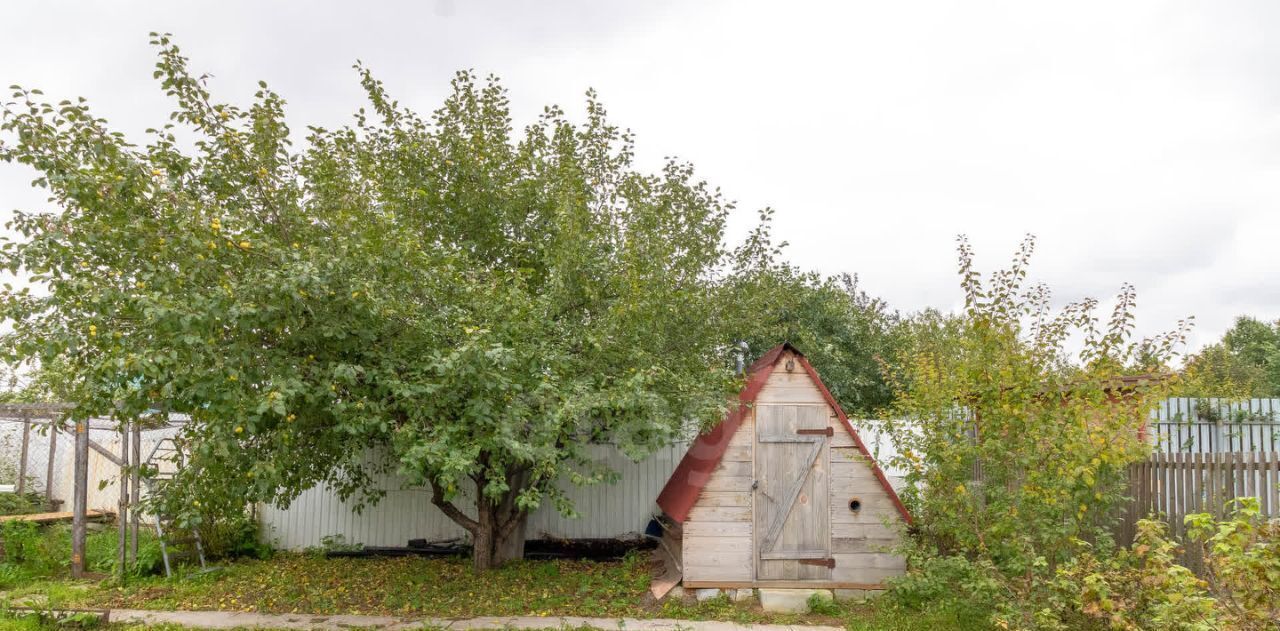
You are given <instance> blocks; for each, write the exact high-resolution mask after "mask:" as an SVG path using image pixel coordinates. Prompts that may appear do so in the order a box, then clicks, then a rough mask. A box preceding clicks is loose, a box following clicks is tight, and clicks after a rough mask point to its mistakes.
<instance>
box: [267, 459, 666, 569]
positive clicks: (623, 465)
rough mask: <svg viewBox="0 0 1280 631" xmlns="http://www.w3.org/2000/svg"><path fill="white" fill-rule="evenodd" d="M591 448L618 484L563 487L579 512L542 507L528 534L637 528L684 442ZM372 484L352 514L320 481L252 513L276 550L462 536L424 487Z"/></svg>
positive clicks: (576, 534)
mask: <svg viewBox="0 0 1280 631" xmlns="http://www.w3.org/2000/svg"><path fill="white" fill-rule="evenodd" d="M590 449H591V450H592V451H593V452H594V453H593V454H592V455H593V457H595V458H598V459H600V460H601V461H602V462H604V463H605V464H607V465H608V466H609V467H611V468H612V469H613V470H615V471H617V472H618V473H619V474H620V478H619V480H618V482H617V483H616V484H596V485H592V486H584V487H575V486H573V485H570V484H565V485H563V488H564V489H565V491H566V492H567V494H568V496H569V498H570V499H571V500H573V503H574V506H575V507H576V509H577V511H578V512H579V513H580V515H581V517H580V518H576V519H575V518H570V517H565V516H563V515H560V514H559V513H558V512H556V510H555V508H553V507H551V506H548V505H545V504H544V505H543V506H542V507H540V508H539V509H538V510H536V511H534V513H533V514H532V515H530V517H529V526H528V531H527V533H526V535H527V536H528V537H529V538H531V539H532V538H543V537H556V538H566V539H587V538H610V537H622V536H626V535H629V534H633V533H640V532H644V528H645V526H646V525H647V524H648V523H649V519H650V518H651V517H652V516H653V514H654V513H653V511H654V510H655V507H654V500H655V499H656V498H657V497H658V492H659V491H661V490H662V486H663V485H664V484H666V482H667V478H668V477H669V476H670V475H671V472H672V471H674V470H675V468H676V465H677V464H679V462H680V459H681V458H682V457H684V452H685V451H686V450H687V449H688V444H687V443H683V444H677V445H673V446H671V447H667V448H665V449H661V450H659V451H658V452H657V453H655V454H653V455H652V456H650V457H649V458H647V459H645V460H642V461H640V462H632V461H631V460H629V459H627V458H626V457H625V456H623V455H622V454H621V453H619V452H618V451H617V449H615V448H613V447H611V446H608V445H594V446H592V447H590ZM379 486H380V488H381V489H383V490H385V491H386V492H387V494H386V497H384V498H383V499H382V501H380V502H378V503H377V504H375V505H373V506H370V507H366V508H365V509H364V510H363V511H361V512H359V513H357V512H355V511H354V510H353V507H352V506H351V505H350V504H348V503H346V502H343V501H342V500H340V499H339V498H338V497H337V495H336V494H335V493H333V492H332V491H330V490H328V489H326V488H324V487H323V486H320V487H315V488H312V489H310V490H308V491H305V492H303V493H302V495H301V496H300V497H299V498H298V499H297V500H295V501H294V502H293V503H292V504H291V505H290V506H289V507H288V508H283V509H282V508H277V507H273V506H263V507H262V509H261V511H260V512H259V515H260V516H261V520H262V532H263V536H264V537H265V538H266V539H267V540H268V541H270V542H271V543H272V544H273V545H274V546H276V547H277V548H283V549H289V550H299V549H303V548H307V547H314V546H319V545H321V542H322V539H324V538H325V537H330V536H337V535H340V536H341V537H342V538H343V540H344V541H346V542H347V543H362V544H364V545H370V546H403V545H405V543H406V542H407V541H408V540H409V539H427V540H434V541H438V540H445V539H453V538H459V537H462V536H463V535H465V534H466V531H464V530H463V529H462V527H460V526H458V525H457V524H455V523H454V522H453V521H452V520H450V519H449V518H448V517H446V516H445V515H444V513H441V512H440V510H439V509H437V508H436V507H435V506H434V505H432V504H431V492H430V491H429V490H427V489H424V488H421V487H411V486H408V485H407V484H405V481H404V479H403V478H401V477H400V476H398V475H387V476H384V477H383V478H382V479H381V480H380V481H379ZM455 504H456V505H458V507H459V508H460V509H462V510H463V511H464V512H467V513H468V514H471V515H473V516H474V509H473V506H474V505H473V504H472V503H471V502H470V501H469V500H468V499H467V498H459V500H458V501H456V502H455Z"/></svg>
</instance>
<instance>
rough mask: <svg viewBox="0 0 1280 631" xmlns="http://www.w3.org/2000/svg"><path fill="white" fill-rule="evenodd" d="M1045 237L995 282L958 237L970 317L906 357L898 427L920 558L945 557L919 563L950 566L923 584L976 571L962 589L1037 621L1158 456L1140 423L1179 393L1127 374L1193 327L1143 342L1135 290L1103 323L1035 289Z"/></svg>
mask: <svg viewBox="0 0 1280 631" xmlns="http://www.w3.org/2000/svg"><path fill="white" fill-rule="evenodd" d="M1033 245H1034V242H1033V240H1031V239H1030V238H1028V240H1027V241H1026V242H1024V244H1023V246H1022V248H1021V250H1020V251H1019V252H1018V254H1017V256H1016V257H1015V258H1014V260H1013V263H1012V265H1011V266H1010V267H1009V268H1007V269H1004V270H1000V271H997V272H995V273H994V274H992V275H991V276H990V277H989V278H988V279H985V280H984V279H983V277H982V276H981V275H980V274H979V273H978V272H977V271H976V270H975V269H974V261H973V254H972V251H971V250H970V248H969V246H968V243H967V242H966V241H965V240H963V238H962V239H961V241H960V247H959V253H960V274H961V288H962V289H963V291H964V295H965V299H966V300H965V309H964V312H963V313H962V314H961V316H960V318H959V319H958V320H957V321H955V322H954V323H945V322H944V323H941V324H940V326H938V327H936V330H939V331H948V330H949V331H950V333H949V334H948V335H947V336H946V339H948V342H947V343H946V344H944V345H937V344H931V343H929V340H930V339H933V338H930V337H928V336H924V337H921V338H919V339H920V340H923V341H920V342H916V343H914V346H913V348H912V349H911V350H909V351H908V352H907V353H906V354H905V359H904V361H903V362H902V368H901V371H902V372H901V376H900V377H898V379H899V381H898V383H899V397H898V400H897V403H896V408H897V414H895V415H894V417H895V418H901V419H908V421H907V422H905V423H894V424H891V426H890V428H889V429H890V431H891V432H892V433H893V434H894V435H895V437H896V439H897V443H898V450H899V452H900V453H901V454H902V456H901V462H900V463H898V464H900V465H902V466H904V467H905V468H907V469H908V471H909V474H908V483H909V484H908V485H907V486H908V489H909V490H908V492H906V493H905V497H904V499H905V500H906V501H907V502H909V505H910V507H911V508H912V510H913V515H914V516H915V519H916V529H917V531H918V536H917V537H916V538H915V539H914V542H915V545H916V546H918V548H919V549H918V551H917V552H916V553H915V556H920V555H937V556H940V557H942V559H943V560H940V561H937V562H934V563H928V564H925V565H923V566H921V567H918V568H917V569H916V570H914V571H915V572H919V573H922V574H923V573H927V572H929V571H934V570H937V571H939V572H941V574H939V575H937V576H934V577H932V578H927V579H921V580H925V581H926V582H925V584H924V585H922V586H920V588H919V589H916V591H917V592H919V593H927V590H926V589H924V588H926V587H927V586H928V582H929V581H935V582H936V581H945V580H951V579H952V578H954V577H955V576H959V575H962V574H963V573H965V572H967V573H970V574H971V575H972V576H975V577H978V578H980V579H981V580H977V581H972V580H971V581H969V582H967V583H964V584H959V585H953V589H957V590H958V592H954V593H953V597H956V598H960V599H970V598H972V599H975V600H978V601H981V599H983V598H990V597H991V596H992V594H995V597H996V598H998V602H997V603H995V604H996V607H995V611H996V612H997V615H998V618H999V619H1000V620H1002V621H1003V623H1004V624H1007V625H1010V626H1014V627H1027V628H1030V627H1034V626H1036V625H1037V624H1040V622H1039V616H1040V615H1041V614H1040V612H1041V610H1043V609H1044V608H1045V606H1046V605H1045V600H1046V598H1048V596H1049V590H1048V585H1049V582H1050V581H1051V580H1052V578H1053V576H1054V569H1055V568H1056V567H1058V566H1060V565H1061V564H1063V563H1065V562H1067V561H1069V560H1070V559H1071V557H1072V556H1073V555H1074V553H1075V550H1076V545H1075V543H1074V542H1076V541H1078V540H1089V541H1095V542H1098V543H1099V545H1103V546H1105V545H1106V542H1107V541H1108V540H1109V530H1110V526H1111V523H1112V520H1111V519H1110V518H1109V517H1108V516H1109V515H1112V514H1113V513H1112V510H1113V508H1114V507H1116V506H1117V505H1118V503H1119V502H1120V501H1122V499H1123V496H1122V489H1123V487H1124V482H1126V481H1127V468H1128V465H1129V464H1130V463H1132V462H1134V461H1136V460H1138V459H1141V458H1143V457H1145V455H1146V454H1147V452H1148V449H1149V448H1148V447H1147V446H1146V445H1145V444H1144V443H1143V442H1142V441H1141V440H1140V437H1139V428H1140V426H1141V424H1142V422H1143V421H1144V420H1145V418H1146V417H1147V414H1148V412H1149V410H1150V408H1151V407H1152V406H1153V405H1154V403H1155V402H1156V401H1158V400H1159V399H1160V398H1162V397H1163V396H1164V392H1165V390H1166V387H1167V386H1166V385H1165V384H1164V383H1163V382H1162V380H1160V379H1155V378H1143V379H1132V380H1129V379H1124V378H1123V377H1124V374H1123V373H1124V370H1125V367H1126V366H1131V365H1133V364H1134V363H1135V357H1136V356H1137V355H1138V353H1139V351H1141V352H1142V354H1143V355H1144V357H1146V358H1150V357H1152V356H1153V355H1154V356H1156V357H1158V358H1159V359H1160V362H1161V363H1164V362H1166V361H1167V360H1168V358H1169V356H1171V355H1172V352H1173V349H1174V347H1175V345H1176V344H1177V343H1179V342H1180V341H1181V339H1182V337H1183V334H1184V328H1185V327H1180V328H1179V329H1178V330H1177V331H1175V332H1173V333H1170V334H1166V335H1162V336H1159V337H1157V338H1154V339H1152V340H1147V341H1145V342H1135V341H1133V340H1131V339H1130V338H1131V331H1132V329H1133V317H1134V316H1133V313H1132V310H1133V305H1134V301H1135V295H1134V292H1133V290H1132V288H1131V287H1128V286H1125V287H1124V288H1123V289H1122V291H1121V293H1120V294H1119V296H1118V297H1117V300H1116V307H1115V309H1114V311H1113V313H1112V314H1111V317H1110V318H1109V319H1108V320H1107V322H1106V323H1105V325H1102V326H1099V322H1098V318H1097V316H1096V315H1095V310H1096V307H1097V303H1096V302H1095V301H1093V300H1085V301H1083V302H1080V303H1075V304H1071V305H1068V306H1067V307H1065V308H1063V309H1062V310H1061V311H1060V312H1057V313H1054V312H1053V311H1052V310H1051V309H1050V294H1049V291H1048V289H1047V288H1045V287H1043V286H1037V287H1032V288H1030V289H1026V288H1024V282H1025V278H1026V274H1027V265H1028V261H1029V259H1030V256H1031V253H1032V250H1033ZM1077 347H1078V350H1074V351H1072V350H1069V349H1070V348H1077ZM960 559H963V560H960ZM966 563H967V565H968V567H965V565H966ZM992 582H994V583H995V585H997V586H998V588H994V589H993V585H992V584H991V583H992Z"/></svg>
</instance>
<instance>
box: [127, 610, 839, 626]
mask: <svg viewBox="0 0 1280 631" xmlns="http://www.w3.org/2000/svg"><path fill="white" fill-rule="evenodd" d="M110 620H111V622H127V623H133V624H146V625H151V624H172V625H179V626H184V627H195V628H201V629H234V628H248V629H255V628H256V629H318V630H323V631H351V630H352V629H385V630H387V631H404V630H408V629H448V630H450V631H453V630H455V629H457V630H463V629H562V628H580V627H590V628H593V629H608V630H610V631H841V629H840V627H823V626H806V625H797V626H790V625H782V624H738V623H735V622H716V621H710V620H673V619H669V618H653V619H638V618H578V617H551V616H547V617H543V616H513V617H483V618H470V619H466V620H453V619H448V618H396V617H392V616H316V615H308V614H266V613H245V612H236V611H147V610H142V609H112V610H111V613H110Z"/></svg>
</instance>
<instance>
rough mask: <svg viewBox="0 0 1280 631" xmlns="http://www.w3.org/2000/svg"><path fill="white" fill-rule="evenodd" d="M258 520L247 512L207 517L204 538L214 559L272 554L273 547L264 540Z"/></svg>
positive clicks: (203, 540)
mask: <svg viewBox="0 0 1280 631" xmlns="http://www.w3.org/2000/svg"><path fill="white" fill-rule="evenodd" d="M259 531H260V529H259V527H258V522H257V521H256V520H254V519H252V518H250V517H249V516H248V515H246V514H243V513H233V514H231V515H230V516H220V517H216V518H206V519H205V520H204V523H203V525H201V526H200V540H201V541H202V542H203V545H204V552H205V555H206V556H207V557H208V558H210V559H230V558H236V557H253V558H255V559H265V558H267V557H269V556H271V552H272V550H271V546H270V545H268V544H267V543H265V542H263V541H262V540H261V537H260V534H259Z"/></svg>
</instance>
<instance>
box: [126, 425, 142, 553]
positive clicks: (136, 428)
mask: <svg viewBox="0 0 1280 631" xmlns="http://www.w3.org/2000/svg"><path fill="white" fill-rule="evenodd" d="M130 429H131V430H132V431H131V432H130V434H132V435H133V441H132V442H133V457H132V458H130V460H129V461H130V462H132V463H133V475H132V478H133V479H132V480H131V481H130V488H129V491H130V492H131V493H132V497H131V500H130V502H129V503H130V504H132V505H133V514H132V515H130V517H132V518H133V525H132V528H131V530H132V532H131V533H130V538H129V539H130V543H129V562H130V563H137V562H138V513H139V512H140V511H139V510H138V504H139V502H140V500H141V499H142V472H141V469H142V425H141V424H140V423H138V422H136V421H135V422H134V423H132V424H131V425H130Z"/></svg>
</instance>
